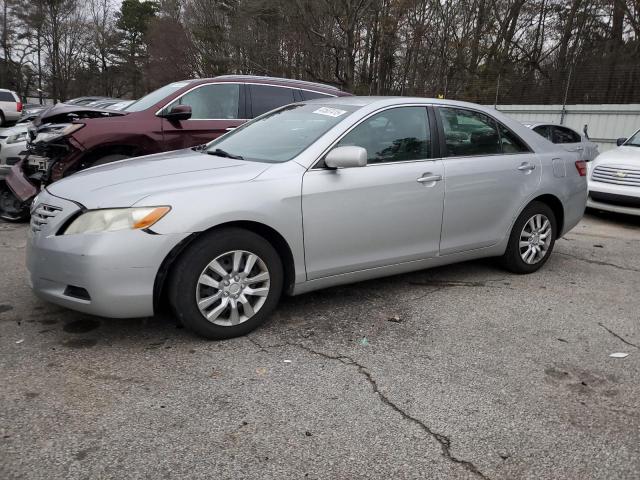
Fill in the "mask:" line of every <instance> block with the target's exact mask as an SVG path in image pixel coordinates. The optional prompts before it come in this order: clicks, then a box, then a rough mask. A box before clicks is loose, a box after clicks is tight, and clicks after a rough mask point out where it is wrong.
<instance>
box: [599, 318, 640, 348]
mask: <svg viewBox="0 0 640 480" xmlns="http://www.w3.org/2000/svg"><path fill="white" fill-rule="evenodd" d="M598 325H600V326H601V327H602V328H604V329H605V330H606V331H607V332H609V333H610V334H611V335H613V336H614V337H616V338H617V339H618V340H620V341H622V342H624V343H626V344H627V345H629V346H631V347H635V348H637V349H638V350H640V347H639V346H638V345H636V344H635V343H631V342H629V341H628V340H626V339H625V338H624V337H621V336H620V335H618V334H617V333H616V332H614V331H613V330H611V329H610V328H609V327H607V326H605V325H603V324H602V323H601V322H598Z"/></svg>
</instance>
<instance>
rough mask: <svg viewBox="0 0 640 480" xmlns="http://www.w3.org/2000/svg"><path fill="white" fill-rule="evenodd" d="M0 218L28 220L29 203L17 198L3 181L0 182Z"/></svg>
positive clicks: (18, 220) (9, 220)
mask: <svg viewBox="0 0 640 480" xmlns="http://www.w3.org/2000/svg"><path fill="white" fill-rule="evenodd" d="M0 218H1V219H2V220H4V221H6V222H25V221H27V220H29V203H27V202H23V201H22V200H20V199H19V198H17V197H16V196H15V195H14V194H13V192H12V191H11V190H10V189H9V187H7V184H6V183H5V182H4V181H3V182H0Z"/></svg>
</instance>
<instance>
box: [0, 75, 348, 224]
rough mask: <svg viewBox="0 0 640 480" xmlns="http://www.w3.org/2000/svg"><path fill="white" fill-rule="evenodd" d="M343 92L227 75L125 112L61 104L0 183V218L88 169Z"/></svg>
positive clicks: (18, 216)
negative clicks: (25, 152) (45, 189)
mask: <svg viewBox="0 0 640 480" xmlns="http://www.w3.org/2000/svg"><path fill="white" fill-rule="evenodd" d="M345 95H350V94H348V93H345V92H342V91H340V90H339V89H337V88H335V87H331V86H328V85H323V84H319V83H313V82H305V81H300V80H288V79H283V78H272V77H255V76H247V75H225V76H220V77H215V78H210V79H197V80H186V81H181V82H174V83H171V84H169V85H165V86H164V87H162V88H160V89H158V90H156V91H154V92H152V93H150V94H148V95H147V96H145V97H143V98H141V99H140V100H138V101H136V102H134V103H132V104H131V105H129V106H128V107H126V108H125V109H124V110H122V111H116V110H107V109H100V108H91V107H84V106H78V105H66V104H58V105H56V106H54V107H52V108H49V109H47V110H45V111H44V112H42V114H41V115H40V116H39V117H37V118H36V119H35V120H34V122H33V125H32V127H30V129H29V132H28V143H27V147H28V151H29V154H28V155H27V156H26V157H25V158H23V159H22V160H21V161H20V162H18V163H16V164H15V165H13V167H12V168H11V170H10V171H9V173H8V174H7V176H6V178H5V181H4V182H1V183H0V218H2V219H4V220H8V221H20V220H25V219H27V218H28V217H29V208H30V205H31V202H32V200H33V198H34V197H35V196H36V195H37V194H38V192H39V191H40V190H41V189H42V188H43V187H45V186H46V185H48V184H50V183H52V182H55V181H56V180H59V179H61V178H63V177H66V176H68V175H71V174H73V173H75V172H77V171H80V170H83V169H85V168H89V167H93V166H97V165H103V164H105V163H110V162H114V161H116V160H122V159H125V158H130V157H136V156H140V155H149V154H152V153H159V152H165V151H168V150H179V149H183V148H190V147H196V146H199V145H202V144H204V143H207V142H209V141H211V140H213V139H215V138H216V137H218V136H220V135H222V134H224V133H226V132H227V131H229V130H233V129H234V128H236V127H238V126H239V125H241V124H242V123H244V122H246V121H247V120H248V119H251V118H254V117H256V116H258V115H262V114H263V113H265V112H267V111H269V110H272V109H274V108H277V107H280V106H282V105H287V104H289V103H294V102H301V101H305V100H311V99H314V98H323V97H337V96H345Z"/></svg>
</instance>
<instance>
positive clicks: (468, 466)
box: [258, 342, 489, 480]
mask: <svg viewBox="0 0 640 480" xmlns="http://www.w3.org/2000/svg"><path fill="white" fill-rule="evenodd" d="M258 345H259V344H258ZM287 345H289V346H291V347H295V348H299V349H301V350H304V351H306V352H308V353H311V354H313V355H317V356H319V357H322V358H325V359H327V360H333V361H338V362H341V363H343V364H344V365H348V366H353V367H356V369H357V370H358V373H359V374H360V375H362V376H363V377H364V378H365V379H366V380H367V382H368V383H369V385H370V386H371V388H372V390H373V392H374V393H375V394H377V396H378V398H379V399H380V401H381V402H382V403H383V404H385V405H386V406H388V407H389V408H391V409H392V410H394V411H396V412H397V413H399V414H400V415H401V416H402V418H404V419H405V420H408V421H410V422H412V423H414V424H415V425H417V426H418V427H420V428H421V429H422V430H423V431H424V432H426V433H427V434H428V435H429V436H431V437H432V438H433V439H434V440H436V441H437V442H438V443H439V444H440V448H441V450H442V456H443V457H444V458H446V459H447V460H449V461H450V462H453V463H456V464H458V465H460V466H461V467H463V468H464V469H465V470H467V471H468V472H471V473H473V474H474V475H476V476H477V477H479V478H482V479H486V480H488V479H489V477H487V476H486V475H485V474H483V473H482V472H481V471H480V470H479V469H478V467H476V466H475V465H474V464H473V463H472V462H469V461H467V460H462V459H460V458H458V457H456V456H455V455H454V454H453V453H452V452H451V440H450V439H449V437H447V436H446V435H443V434H441V433H438V432H435V431H434V430H432V429H431V427H429V426H428V425H427V424H426V423H424V422H423V421H422V420H420V419H418V418H416V417H414V416H412V415H411V414H409V413H407V412H406V411H404V410H403V409H402V408H400V407H399V406H398V405H397V404H396V403H394V402H393V401H392V400H391V399H390V398H389V397H388V396H387V395H385V394H384V393H382V391H381V390H380V388H379V387H378V383H377V382H376V380H375V378H373V376H372V375H371V373H370V372H369V371H368V370H367V368H366V367H365V366H364V365H362V364H360V363H358V362H357V361H356V360H354V359H353V357H350V356H348V355H330V354H328V353H324V352H320V351H318V350H314V349H313V348H310V347H307V346H306V345H302V344H300V343H291V342H289V343H287ZM274 347H275V346H274ZM263 348H264V347H263ZM267 348H272V347H267Z"/></svg>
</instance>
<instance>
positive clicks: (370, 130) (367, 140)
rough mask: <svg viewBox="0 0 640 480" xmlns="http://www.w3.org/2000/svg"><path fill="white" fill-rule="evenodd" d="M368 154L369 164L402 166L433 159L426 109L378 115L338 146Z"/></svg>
mask: <svg viewBox="0 0 640 480" xmlns="http://www.w3.org/2000/svg"><path fill="white" fill-rule="evenodd" d="M336 146H339V147H342V146H357V147H362V148H365V149H366V150H367V163H383V162H402V161H407V160H421V159H425V158H430V157H431V135H430V130H429V120H428V118H427V109H426V108H423V107H400V108H392V109H390V110H385V111H384V112H381V113H378V114H376V115H374V116H372V117H370V118H368V119H367V120H365V121H364V122H362V123H361V124H359V125H358V126H357V127H355V128H354V129H353V130H351V131H350V132H349V133H348V134H347V135H346V136H344V137H343V138H342V140H340V142H339V143H338V144H337V145H336Z"/></svg>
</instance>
